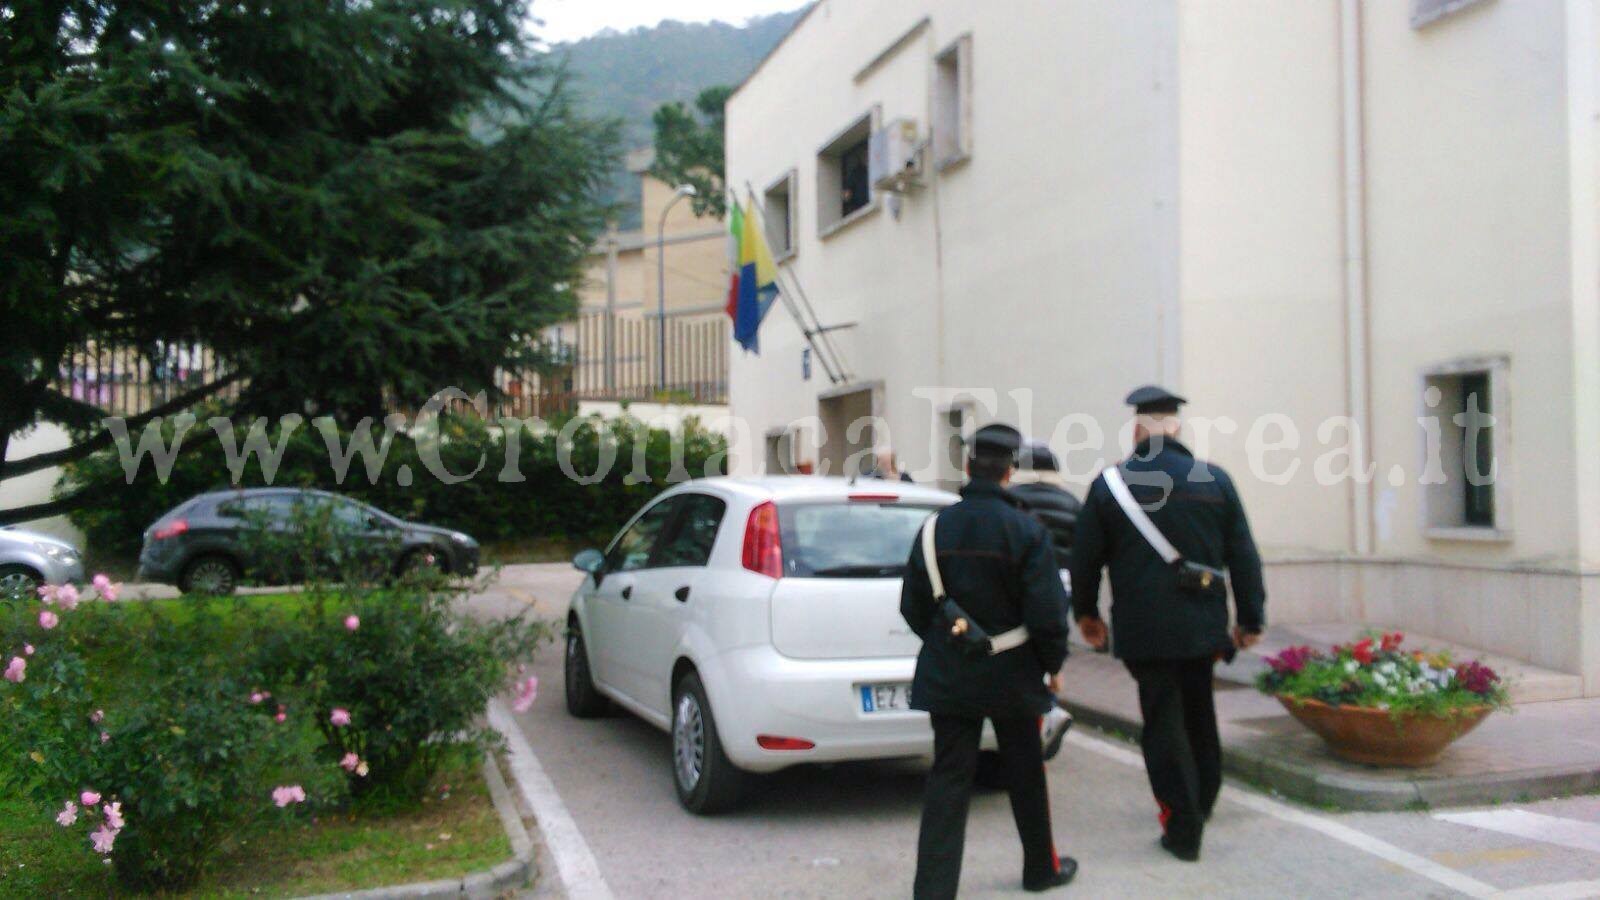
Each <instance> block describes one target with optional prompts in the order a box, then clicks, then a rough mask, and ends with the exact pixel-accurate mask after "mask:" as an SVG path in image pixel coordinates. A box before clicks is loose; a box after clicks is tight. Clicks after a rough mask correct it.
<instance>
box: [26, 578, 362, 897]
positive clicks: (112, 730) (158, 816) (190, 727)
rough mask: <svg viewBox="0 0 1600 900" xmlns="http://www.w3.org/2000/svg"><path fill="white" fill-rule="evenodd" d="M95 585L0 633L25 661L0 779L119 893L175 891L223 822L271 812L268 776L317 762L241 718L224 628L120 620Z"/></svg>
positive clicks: (63, 594) (60, 592)
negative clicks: (104, 866)
mask: <svg viewBox="0 0 1600 900" xmlns="http://www.w3.org/2000/svg"><path fill="white" fill-rule="evenodd" d="M96 581H97V582H98V585H97V587H96V589H94V590H93V591H92V592H91V591H85V592H82V593H80V592H79V591H78V590H77V589H76V588H74V587H73V586H71V585H68V586H64V587H61V588H59V589H56V588H49V587H47V588H45V589H43V591H42V593H41V597H40V600H39V603H38V604H37V607H35V606H34V605H33V604H16V605H15V606H14V608H12V609H10V610H7V611H6V613H7V614H6V615H5V616H4V618H3V621H0V636H3V637H0V653H4V652H7V651H8V650H10V651H11V652H13V653H14V654H15V655H14V657H13V658H14V659H16V660H20V664H8V669H7V671H8V672H10V673H13V674H12V675H8V677H7V681H9V682H10V684H8V685H5V686H3V688H0V709H4V711H5V720H6V724H7V727H6V728H5V729H0V761H3V765H0V778H6V779H7V781H8V782H9V783H7V784H6V785H4V787H5V788H6V789H7V790H9V791H13V792H15V793H18V794H20V795H22V796H26V797H29V798H31V799H32V800H33V801H35V802H36V803H37V804H38V806H39V808H40V814H41V815H50V816H53V817H54V819H55V821H56V823H57V824H58V825H59V826H60V827H62V828H69V829H76V830H78V831H81V832H82V835H83V839H84V849H85V852H92V853H96V854H100V855H101V856H103V857H105V859H106V862H107V863H108V864H114V866H115V871H116V876H117V879H118V881H119V882H121V883H122V884H123V885H125V886H127V887H131V888H135V889H141V890H146V889H157V888H176V887H181V886H183V885H185V884H188V883H190V882H191V881H192V880H193V879H194V878H195V877H196V876H197V875H198V874H199V872H200V870H201V867H202V866H204V864H205V862H206V860H207V859H208V857H209V856H210V854H211V853H212V852H213V851H214V850H215V848H216V847H217V846H218V844H219V842H220V840H221V839H222V836H223V835H225V834H226V827H225V826H226V823H227V822H229V821H231V820H233V819H234V818H235V817H237V816H239V815H241V814H248V813H249V812H251V811H253V809H254V808H260V807H262V806H263V804H262V803H261V802H260V801H261V800H264V799H265V796H266V795H265V794H264V793H263V792H262V791H263V785H264V782H263V781H262V779H263V778H264V777H266V775H267V773H270V772H272V771H274V770H276V769H281V768H284V767H290V768H294V767H296V766H297V764H299V765H303V764H305V763H308V762H309V756H308V754H306V753H305V752H303V751H302V750H300V749H299V747H300V745H301V744H303V742H300V741H297V740H296V739H295V737H294V735H293V734H291V733H290V732H289V731H286V730H283V729H278V730H274V729H271V728H265V727H261V725H260V724H259V723H257V722H256V721H255V720H254V719H253V718H252V717H250V716H248V715H247V710H248V699H247V696H246V693H245V691H244V689H243V688H242V686H241V684H240V683H239V681H238V680H237V678H236V677H235V676H234V675H232V674H231V672H232V670H233V669H235V668H236V657H235V655H234V653H233V652H232V649H231V647H230V646H229V642H228V641H226V640H224V639H223V637H224V634H225V633H226V632H227V631H229V630H230V624H229V623H228V622H227V621H226V619H225V618H224V617H221V616H219V615H215V614H211V613H208V612H206V611H204V610H186V611H184V614H183V615H181V616H178V615H174V614H170V613H167V612H165V611H160V610H156V609H154V608H152V607H149V606H147V605H140V606H138V607H129V608H124V607H123V606H122V605H121V604H116V603H115V598H116V597H117V591H118V589H117V586H116V585H113V584H112V583H111V582H110V581H109V580H105V579H103V578H97V579H96ZM113 654H115V655H118V656H121V657H123V659H122V660H121V664H120V665H118V666H117V667H116V669H115V671H112V670H110V669H109V667H107V666H106V665H105V660H106V659H107V658H108V657H110V656H112V655H113ZM330 780H331V779H330ZM334 784H335V786H337V782H336V781H335V782H334Z"/></svg>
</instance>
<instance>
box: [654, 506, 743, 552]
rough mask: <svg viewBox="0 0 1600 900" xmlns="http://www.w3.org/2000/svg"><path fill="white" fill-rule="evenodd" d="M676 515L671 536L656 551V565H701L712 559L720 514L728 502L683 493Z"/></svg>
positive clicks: (719, 525)
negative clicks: (680, 509) (676, 521)
mask: <svg viewBox="0 0 1600 900" xmlns="http://www.w3.org/2000/svg"><path fill="white" fill-rule="evenodd" d="M682 497H683V499H682V500H681V501H679V502H680V504H681V505H682V507H683V511H682V512H681V513H679V514H678V524H677V526H676V527H675V528H674V529H673V533H672V536H671V537H670V538H668V539H667V541H666V543H665V544H663V545H662V547H661V551H660V552H659V553H658V554H657V561H656V565H658V566H662V567H665V568H670V567H672V566H703V565H705V564H706V563H707V562H709V561H710V560H711V548H712V547H714V546H715V545H716V543H717V529H718V528H720V527H721V526H722V514H723V512H724V511H725V510H726V509H727V508H728V505H727V504H726V503H724V502H723V501H722V500H721V499H719V498H717V497H712V496H710V495H709V494H684V495H682Z"/></svg>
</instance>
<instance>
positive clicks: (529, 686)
mask: <svg viewBox="0 0 1600 900" xmlns="http://www.w3.org/2000/svg"><path fill="white" fill-rule="evenodd" d="M537 696H539V676H537V675H529V676H528V677H527V678H524V679H523V680H521V681H519V682H517V699H515V700H513V701H512V702H511V708H512V709H513V710H515V711H516V712H519V713H525V712H527V711H528V710H530V709H532V708H533V700H534V698H535V697H537Z"/></svg>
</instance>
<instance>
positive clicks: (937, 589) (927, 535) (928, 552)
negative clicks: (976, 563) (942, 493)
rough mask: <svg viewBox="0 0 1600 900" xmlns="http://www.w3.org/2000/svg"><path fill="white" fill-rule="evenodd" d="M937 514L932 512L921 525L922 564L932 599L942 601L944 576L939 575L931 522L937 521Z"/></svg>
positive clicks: (936, 601) (937, 601)
mask: <svg viewBox="0 0 1600 900" xmlns="http://www.w3.org/2000/svg"><path fill="white" fill-rule="evenodd" d="M938 519H939V514H938V513H934V514H933V515H931V516H929V517H928V524H926V525H924V526H922V564H923V565H924V566H926V567H927V569H928V583H929V584H930V585H932V586H933V601H934V602H935V603H943V602H944V597H945V594H944V578H942V577H940V575H939V557H938V555H937V554H936V553H934V551H933V523H934V522H936V521H938Z"/></svg>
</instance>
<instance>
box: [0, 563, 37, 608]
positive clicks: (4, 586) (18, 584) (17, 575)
mask: <svg viewBox="0 0 1600 900" xmlns="http://www.w3.org/2000/svg"><path fill="white" fill-rule="evenodd" d="M38 589H39V580H38V579H36V578H34V577H33V576H32V575H30V574H28V573H27V572H21V571H12V572H6V573H4V574H0V600H11V601H18V602H20V601H22V600H26V599H28V598H29V597H32V596H33V595H34V593H35V592H36V591H37V590H38Z"/></svg>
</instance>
